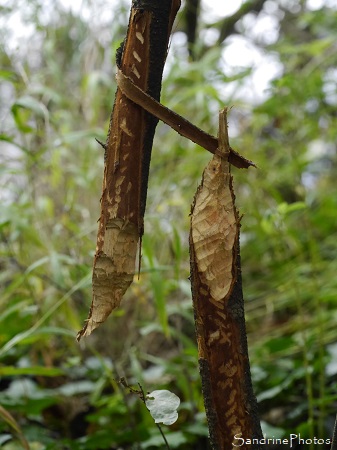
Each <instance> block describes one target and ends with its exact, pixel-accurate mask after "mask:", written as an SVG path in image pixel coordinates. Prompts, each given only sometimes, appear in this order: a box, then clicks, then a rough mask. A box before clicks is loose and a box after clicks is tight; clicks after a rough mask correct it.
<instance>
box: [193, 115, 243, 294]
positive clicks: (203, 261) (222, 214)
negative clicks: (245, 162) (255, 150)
mask: <svg viewBox="0 0 337 450" xmlns="http://www.w3.org/2000/svg"><path fill="white" fill-rule="evenodd" d="M219 117H220V119H219V130H220V133H219V136H220V138H219V142H220V144H221V145H220V147H219V150H220V152H221V154H222V155H223V156H224V157H223V158H221V157H220V156H218V155H215V156H213V158H212V160H211V161H210V163H209V164H208V165H207V167H206V169H205V170H204V173H203V178H202V182H201V186H200V187H199V189H198V191H197V194H196V196H195V200H194V207H193V212H192V217H191V232H192V242H193V245H194V251H195V257H196V261H197V265H198V271H199V273H200V276H201V279H202V281H203V282H204V283H205V284H206V285H207V286H208V288H209V290H210V294H211V298H212V300H215V301H220V300H222V299H224V298H226V296H227V295H228V294H230V292H231V290H232V287H233V284H234V282H235V245H236V241H237V237H238V228H239V219H238V213H237V211H236V208H235V203H234V201H235V196H234V192H233V187H232V176H231V174H230V170H229V162H228V157H229V153H230V147H229V143H228V134H227V124H226V120H227V111H226V110H224V111H221V112H220V115H219ZM226 158H227V160H226Z"/></svg>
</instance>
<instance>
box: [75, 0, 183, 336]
mask: <svg viewBox="0 0 337 450" xmlns="http://www.w3.org/2000/svg"><path fill="white" fill-rule="evenodd" d="M179 6H180V0H160V1H157V0H133V3H132V8H131V13H130V19H129V27H128V32H127V37H126V39H125V42H124V44H123V46H122V47H121V49H119V51H118V52H117V53H118V54H117V63H118V66H119V68H120V70H122V72H123V73H124V74H125V75H127V76H128V77H129V78H130V79H131V80H132V82H133V83H134V84H135V85H136V86H138V87H139V88H141V89H142V90H143V91H145V92H147V93H148V94H149V95H151V97H154V98H155V99H156V100H159V98H160V89H161V79H162V73H163V68H164V63H165V59H166V55H167V48H168V42H169V36H170V33H171V29H172V24H173V21H174V18H175V15H176V13H177V11H178V9H179ZM157 122H158V120H157V119H156V118H154V117H153V116H151V115H149V114H148V113H146V112H145V111H144V110H143V109H142V108H141V107H140V106H138V105H136V104H135V103H133V102H132V101H131V100H129V99H128V98H127V97H126V96H125V95H124V94H123V93H122V91H121V90H120V89H118V90H117V93H116V98H115V104H114V108H113V111H112V115H111V120H110V128H109V133H108V137H107V142H106V145H105V148H106V152H105V166H104V178H103V193H102V198H101V215H100V218H99V228H98V235H97V247H96V254H95V259H94V267H93V298H92V304H91V308H90V312H89V317H88V319H87V321H86V323H85V325H84V327H83V329H82V330H81V331H80V332H79V333H78V336H77V339H78V340H79V339H81V337H82V336H88V335H89V334H91V332H92V331H93V330H94V329H95V328H97V327H98V326H99V325H100V324H101V323H102V322H104V321H105V320H106V318H107V317H108V316H109V314H110V313H111V312H112V310H113V309H115V308H117V307H118V306H119V304H120V302H121V299H122V297H123V295H124V293H125V292H126V290H127V288H128V287H129V286H130V284H131V283H132V280H133V276H134V273H135V262H136V256H137V251H140V240H141V237H142V235H143V218H144V212H145V206H146V193H147V184H148V174H149V166H150V159H151V150H152V142H153V137H154V132H155V128H156V125H157Z"/></svg>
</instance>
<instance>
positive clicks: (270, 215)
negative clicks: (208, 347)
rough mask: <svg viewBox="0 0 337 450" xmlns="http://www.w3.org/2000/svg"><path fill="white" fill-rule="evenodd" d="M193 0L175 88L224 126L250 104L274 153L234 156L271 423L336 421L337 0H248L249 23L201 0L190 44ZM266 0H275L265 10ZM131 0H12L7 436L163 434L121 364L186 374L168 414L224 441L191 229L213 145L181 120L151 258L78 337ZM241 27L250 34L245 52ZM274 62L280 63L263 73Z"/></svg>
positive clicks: (161, 181) (159, 141) (160, 163)
mask: <svg viewBox="0 0 337 450" xmlns="http://www.w3.org/2000/svg"><path fill="white" fill-rule="evenodd" d="M192 3H193V2H191V1H189V2H187V3H186V4H183V8H182V10H181V12H180V13H179V16H178V20H177V24H176V26H175V30H174V36H173V38H172V43H171V49H170V54H169V57H168V61H167V66H166V69H165V77H164V81H163V91H162V102H163V103H164V104H166V105H167V106H169V107H170V108H172V109H175V110H176V111H177V112H178V113H180V114H182V115H184V116H186V117H187V118H189V119H190V120H192V121H193V122H194V123H196V124H197V125H199V126H200V127H202V128H204V129H205V130H206V131H209V132H212V133H214V134H215V133H216V126H217V111H218V110H219V109H220V108H221V107H223V105H233V109H232V110H231V114H230V122H229V126H230V130H229V131H230V135H231V142H232V146H233V147H234V148H237V149H238V150H240V151H241V152H242V153H243V154H244V155H245V156H247V157H248V158H250V159H253V160H254V161H255V162H256V164H257V165H258V169H257V170H254V169H249V170H248V171H240V170H236V169H233V175H234V179H235V189H236V196H237V205H238V206H239V208H240V212H241V213H242V214H243V219H242V228H241V247H242V248H241V253H242V266H243V280H244V293H245V300H246V319H247V331H248V340H249V351H250V359H251V366H252V376H253V384H254V389H255V392H256V395H257V398H258V401H259V408H260V414H261V419H262V425H263V429H264V431H265V432H266V433H267V435H268V436H271V437H273V436H275V437H282V436H284V437H287V436H289V433H297V434H298V433H300V434H301V437H307V438H310V437H311V438H312V437H313V436H316V437H320V438H324V439H327V438H329V437H330V436H331V433H332V426H333V421H334V416H335V413H336V409H337V407H336V403H337V402H336V401H337V395H336V388H337V376H336V375H337V364H336V358H337V345H336V342H337V339H336V338H337V328H336V326H335V324H336V318H337V310H336V294H337V278H336V272H337V263H336V250H337V233H336V231H337V230H336V210H337V187H336V182H335V173H336V169H337V167H336V166H337V159H336V138H337V120H336V116H337V115H336V106H337V88H336V83H337V70H336V63H337V47H336V42H337V31H336V22H337V8H336V4H335V3H334V2H330V3H329V2H325V3H324V2H313V1H310V2H309V1H305V0H293V1H287V0H282V1H281V0H280V1H278V2H275V1H271V0H269V1H265V2H263V1H262V2H261V1H260V2H248V1H247V2H246V4H245V5H246V6H247V5H248V9H247V11H248V12H247V13H246V14H243V13H242V14H241V16H240V17H239V18H238V19H237V20H236V22H235V27H232V28H231V29H230V28H229V27H228V23H229V21H230V20H231V16H229V17H215V18H213V19H210V18H209V16H207V14H206V12H207V11H206V10H207V8H206V4H205V3H203V2H201V10H200V12H199V14H198V33H197V38H196V39H195V40H194V39H193V38H192V39H191V37H189V40H190V41H191V43H190V45H189V46H188V45H187V38H186V36H187V34H188V33H187V27H186V23H187V20H186V7H187V5H190V4H192ZM253 3H254V4H256V3H260V6H259V8H256V10H255V11H252V10H251V9H252V5H253ZM129 6H130V5H129V3H128V2H120V3H118V4H113V6H112V5H111V4H110V5H109V3H108V2H107V1H105V0H100V1H96V2H92V1H89V0H83V1H82V3H81V8H80V9H78V10H76V9H71V8H69V7H67V6H64V3H60V2H58V1H55V2H53V3H51V2H50V3H49V2H43V1H42V0H30V1H29V0H20V1H16V2H13V1H12V0H8V1H2V2H1V3H0V10H1V19H0V21H1V27H0V28H1V32H0V67H1V69H0V78H1V85H0V98H1V103H0V117H1V125H0V127H1V128H0V138H1V141H0V146H1V147H0V148H1V151H0V183H1V191H0V196H1V205H0V269H1V270H0V405H1V406H0V446H1V448H4V449H5V450H14V449H20V448H28V446H30V448H31V449H36V450H40V449H76V450H77V449H79V450H82V449H83V450H84V449H85V450H86V449H96V450H97V449H117V448H118V449H154V448H163V440H162V437H161V435H160V433H159V430H158V429H157V428H156V426H155V424H154V422H153V419H152V418H151V416H150V414H149V412H148V411H147V409H146V408H145V406H144V404H143V403H142V402H141V401H140V400H139V398H138V397H137V395H132V394H130V393H129V392H128V389H126V388H125V387H123V386H122V385H121V384H119V383H118V380H119V379H120V377H125V379H126V380H127V382H128V383H129V384H130V385H133V386H135V387H137V383H140V384H141V386H142V387H143V388H144V389H145V390H146V391H150V390H154V389H169V390H171V391H172V392H174V393H175V394H177V395H178V396H179V397H180V399H181V402H182V403H181V406H180V408H179V419H178V421H177V422H176V423H175V424H174V425H172V426H170V427H165V426H163V430H164V432H165V435H166V437H167V440H168V441H169V444H170V447H171V448H179V449H187V450H188V449H206V448H207V425H206V420H205V414H204V409H203V401H202V396H201V386H200V380H199V374H198V366H197V350H196V345H195V338H194V323H193V311H192V305H191V293H190V285H189V281H188V276H189V257H188V247H187V241H188V238H187V237H188V227H189V217H188V215H189V210H190V204H191V202H192V198H193V195H194V192H195V190H196V187H197V185H198V183H199V181H200V178H201V174H202V170H203V167H204V166H205V164H206V163H207V161H208V160H209V155H208V154H207V153H206V152H205V151H203V150H201V149H200V148H197V147H196V146H195V145H194V144H192V143H190V142H187V141H185V140H184V139H183V138H181V137H180V136H177V135H176V134H175V133H174V132H173V131H172V130H169V129H168V127H166V126H165V125H163V124H160V125H159V126H158V128H157V133H156V138H155V142H154V149H153V159H152V166H151V175H150V185H149V186H150V188H149V193H148V204H147V212H146V228H145V236H144V242H143V255H144V256H143V268H142V273H141V277H140V279H139V280H138V279H135V282H134V283H133V285H132V287H131V288H130V290H129V292H128V293H127V295H126V298H125V300H124V301H123V304H122V306H121V308H119V309H118V310H117V311H116V312H115V313H114V314H113V317H111V318H110V319H109V320H108V321H107V323H106V324H104V326H102V327H101V329H99V330H97V331H95V333H94V334H93V335H92V336H91V337H90V338H88V339H86V340H85V342H83V343H81V345H78V344H77V343H76V342H75V335H76V332H77V331H78V330H79V329H80V328H81V325H82V323H83V321H84V319H85V318H86V316H87V311H88V306H89V305H90V301H91V287H90V283H91V265H92V260H93V255H94V249H95V240H96V229H97V224H96V220H97V218H98V216H99V198H100V190H101V180H102V172H103V155H102V151H101V149H100V148H99V146H98V145H97V143H96V142H95V140H94V138H98V139H101V140H103V141H104V140H105V137H106V133H107V129H108V122H109V115H110V110H111V107H112V104H113V99H114V93H115V89H116V86H115V82H114V70H115V60H114V54H115V50H116V48H117V47H118V46H119V43H120V41H121V40H122V39H123V37H124V35H125V30H126V26H127V20H128V12H129ZM253 6H254V5H253ZM249 7H251V9H249ZM240 11H241V12H242V10H240ZM208 12H209V11H208ZM232 18H233V16H232ZM189 20H190V19H189ZM264 23H265V24H269V25H270V24H272V26H270V27H269V31H268V30H267V31H266V32H263V30H264V29H266V28H265V27H264V26H263V24H264ZM261 24H262V25H261ZM267 28H268V27H267ZM259 30H260V31H259ZM261 30H262V31H261ZM233 43H236V44H237V45H241V47H237V48H242V49H244V48H246V49H247V48H248V50H249V51H248V52H246V53H242V60H241V61H240V59H239V62H237V63H236V64H233V63H232V64H231V63H230V55H231V53H230V51H231V49H232V48H233V47H231V45H233ZM188 47H189V48H188ZM249 53H250V56H248V54H249ZM268 64H269V66H268ZM268 67H272V69H271V72H272V76H271V80H270V82H269V83H267V84H265V85H263V86H262V87H261V85H260V84H259V81H258V80H259V79H260V78H261V73H262V74H265V75H266V73H265V72H268ZM273 71H274V72H273ZM259 76H260V78H259ZM306 448H311V449H313V448H315V445H314V444H312V445H308V446H306ZM317 448H322V446H319V447H317Z"/></svg>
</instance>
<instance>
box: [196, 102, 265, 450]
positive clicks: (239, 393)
mask: <svg viewBox="0 0 337 450" xmlns="http://www.w3.org/2000/svg"><path fill="white" fill-rule="evenodd" d="M226 117H227V116H226V110H224V111H222V112H221V113H220V116H219V144H220V146H219V149H220V150H221V151H222V152H223V155H224V157H223V158H221V157H219V156H218V155H215V156H213V158H212V160H211V161H210V163H209V164H208V165H207V167H206V169H205V171H204V173H203V178H202V183H201V185H200V186H199V188H198V190H197V193H196V195H195V198H194V203H193V206H192V212H191V232H190V255H191V284H192V297H193V306H194V314H195V325H196V334H197V343H198V355H199V367H200V374H201V380H202V387H203V395H204V402H205V408H206V415H207V419H208V425H209V430H210V439H211V444H212V448H213V449H217V450H228V449H232V448H235V446H236V445H237V446H239V445H238V444H242V441H241V440H235V438H236V437H237V438H245V439H253V438H262V432H261V427H260V423H259V419H258V414H257V403H256V399H255V397H254V394H253V389H252V385H251V378H250V367H249V359H248V349H247V340H246V331H245V319H244V305H243V296H242V282H241V266H240V256H239V230H240V219H239V213H238V211H237V209H236V207H235V195H234V190H233V182H232V176H231V174H230V164H229V162H228V156H229V154H230V147H229V143H228V134H227V119H226ZM226 157H227V161H226ZM240 447H241V448H243V449H245V450H248V449H258V448H260V446H259V445H258V444H256V445H252V446H251V445H245V444H244V445H240Z"/></svg>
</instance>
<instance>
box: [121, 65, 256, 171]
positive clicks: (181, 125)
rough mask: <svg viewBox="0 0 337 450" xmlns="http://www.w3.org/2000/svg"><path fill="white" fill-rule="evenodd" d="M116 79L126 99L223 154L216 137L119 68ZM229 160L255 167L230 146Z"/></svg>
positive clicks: (214, 151) (201, 143) (181, 132)
mask: <svg viewBox="0 0 337 450" xmlns="http://www.w3.org/2000/svg"><path fill="white" fill-rule="evenodd" d="M116 80H117V84H118V87H119V88H120V89H121V91H122V92H123V94H124V95H125V96H126V97H127V98H128V99H130V100H132V101H133V102H134V103H136V104H137V105H139V106H141V107H142V108H144V109H145V110H146V111H147V112H149V113H150V114H152V115H153V116H155V117H157V118H158V119H160V120H162V121H163V122H164V123H166V124H167V125H169V126H170V127H171V128H173V129H174V130H175V131H177V133H179V134H180V135H181V136H184V137H186V138H187V139H189V140H191V141H192V142H195V143H196V144H198V145H200V146H201V147H203V148H204V149H206V150H208V151H209V152H211V153H213V154H217V155H219V156H223V155H222V153H221V151H219V142H218V138H216V137H215V136H212V135H211V134H208V133H205V131H203V130H201V129H200V128H198V127H196V126H195V125H193V124H192V123H191V122H189V121H188V120H186V119H185V118H184V117H182V116H180V115H179V114H177V113H175V112H174V111H172V110H171V109H169V108H166V106H164V105H162V104H161V103H159V102H157V100H155V99H154V98H152V97H151V96H150V95H148V94H147V93H146V92H144V91H143V90H142V89H140V88H139V87H138V86H136V85H135V84H134V83H133V82H132V80H131V79H130V78H129V77H127V76H126V75H124V74H123V72H122V71H121V70H118V71H117V75H116ZM229 162H230V163H231V164H233V165H234V166H236V167H238V168H239V169H240V168H245V169H247V168H248V167H250V166H253V167H256V166H255V164H254V163H253V162H252V161H249V160H248V159H246V158H244V157H243V156H241V155H240V154H239V153H237V152H236V151H235V150H233V149H232V148H230V154H229Z"/></svg>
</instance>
